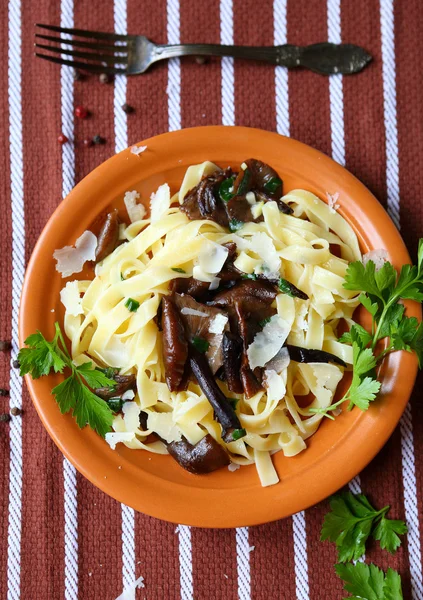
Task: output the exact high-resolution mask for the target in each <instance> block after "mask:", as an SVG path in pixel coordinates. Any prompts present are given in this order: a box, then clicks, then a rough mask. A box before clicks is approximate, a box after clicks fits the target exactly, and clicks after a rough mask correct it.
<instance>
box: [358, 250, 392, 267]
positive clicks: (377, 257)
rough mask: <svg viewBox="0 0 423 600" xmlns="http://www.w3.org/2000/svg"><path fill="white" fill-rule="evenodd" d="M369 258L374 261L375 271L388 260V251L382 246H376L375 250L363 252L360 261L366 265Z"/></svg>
mask: <svg viewBox="0 0 423 600" xmlns="http://www.w3.org/2000/svg"><path fill="white" fill-rule="evenodd" d="M369 260H371V261H373V262H374V263H375V267H376V271H379V269H381V268H382V267H383V265H384V264H385V262H386V261H387V260H388V252H387V250H385V249H384V248H378V249H377V250H370V252H366V254H363V258H362V263H363V265H364V266H366V265H367V263H368V262H369Z"/></svg>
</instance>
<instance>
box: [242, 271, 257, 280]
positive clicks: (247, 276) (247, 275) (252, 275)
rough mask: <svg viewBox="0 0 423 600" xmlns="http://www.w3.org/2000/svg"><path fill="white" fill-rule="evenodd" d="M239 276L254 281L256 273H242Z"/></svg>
mask: <svg viewBox="0 0 423 600" xmlns="http://www.w3.org/2000/svg"><path fill="white" fill-rule="evenodd" d="M241 277H242V279H253V280H254V281H255V280H256V279H257V275H256V274H255V273H243V274H242V275H241Z"/></svg>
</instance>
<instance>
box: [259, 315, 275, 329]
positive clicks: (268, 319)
mask: <svg viewBox="0 0 423 600" xmlns="http://www.w3.org/2000/svg"><path fill="white" fill-rule="evenodd" d="M271 318H272V317H266V318H265V319H263V320H262V321H259V322H258V324H259V325H260V327H264V326H265V325H267V324H268V323H269V322H270V319H271Z"/></svg>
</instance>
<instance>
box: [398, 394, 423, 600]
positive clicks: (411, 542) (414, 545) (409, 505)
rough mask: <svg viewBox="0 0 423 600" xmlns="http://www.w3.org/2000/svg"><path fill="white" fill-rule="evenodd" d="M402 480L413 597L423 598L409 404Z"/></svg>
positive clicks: (402, 429) (403, 426)
mask: <svg viewBox="0 0 423 600" xmlns="http://www.w3.org/2000/svg"><path fill="white" fill-rule="evenodd" d="M400 432H401V454H402V480H403V486H404V509H405V518H406V521H407V525H408V535H407V541H408V557H409V561H410V579H411V596H412V599H413V600H421V599H422V598H423V576H422V558H423V557H422V553H421V546H420V529H419V511H418V503H417V482H416V465H415V459H414V438H413V421H412V416H411V405H410V404H408V405H407V408H406V409H405V412H404V414H403V416H402V418H401V421H400Z"/></svg>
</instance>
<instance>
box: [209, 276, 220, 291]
mask: <svg viewBox="0 0 423 600" xmlns="http://www.w3.org/2000/svg"><path fill="white" fill-rule="evenodd" d="M219 283H220V277H213V280H212V281H211V283H210V285H209V290H210V291H211V292H212V291H213V290H217V288H218V287H219Z"/></svg>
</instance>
